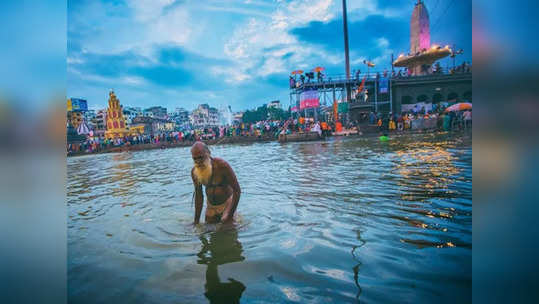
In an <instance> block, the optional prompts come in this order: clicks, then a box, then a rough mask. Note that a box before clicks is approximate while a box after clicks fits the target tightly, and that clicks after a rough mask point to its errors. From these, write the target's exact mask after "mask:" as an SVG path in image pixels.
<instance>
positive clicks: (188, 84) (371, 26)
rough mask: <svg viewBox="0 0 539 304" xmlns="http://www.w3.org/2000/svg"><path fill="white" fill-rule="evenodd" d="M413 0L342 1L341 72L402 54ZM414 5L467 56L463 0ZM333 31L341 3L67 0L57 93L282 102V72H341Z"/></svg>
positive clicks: (236, 103) (244, 104)
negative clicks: (61, 88)
mask: <svg viewBox="0 0 539 304" xmlns="http://www.w3.org/2000/svg"><path fill="white" fill-rule="evenodd" d="M415 2H416V0H348V1H347V10H348V31H349V47H350V69H351V70H355V69H357V68H359V69H361V70H363V71H364V70H365V69H366V67H365V65H364V64H363V63H362V62H363V60H364V59H369V60H371V61H372V62H374V63H375V64H376V67H375V68H374V70H380V71H382V70H384V69H390V68H391V66H390V60H391V54H394V55H395V58H396V57H397V56H398V55H399V54H401V53H407V52H408V50H409V37H410V25H409V23H410V18H411V15H412V10H413V8H414V3H415ZM424 3H425V5H426V7H427V9H428V11H429V16H430V30H431V44H434V43H436V44H439V45H442V46H444V45H446V44H449V45H455V46H456V48H457V49H460V48H462V49H463V50H464V54H463V55H460V56H459V57H457V64H459V63H460V62H462V61H468V62H471V61H472V55H471V51H472V30H471V26H472V13H471V12H472V7H471V0H458V1H455V0H424ZM342 31H343V21H342V1H341V0H288V1H287V0H266V1H264V0H226V1H223V0H204V1H201V0H197V1H191V0H183V1H174V0H111V1H104V0H101V1H97V0H91V1H71V0H69V1H68V7H67V97H68V98H69V97H75V98H83V99H86V100H87V101H88V107H89V108H90V109H103V108H106V106H107V100H108V92H109V91H110V90H111V89H114V91H115V93H116V96H117V97H118V98H119V99H120V103H121V104H122V105H123V106H124V107H125V106H134V107H141V108H148V107H151V106H156V105H159V106H164V107H166V108H168V110H169V111H172V110H174V109H175V108H177V107H182V108H185V109H187V110H192V109H194V108H195V107H196V106H197V105H198V104H201V103H207V104H209V105H210V106H213V107H216V108H219V109H221V108H223V107H225V106H228V105H230V106H231V108H232V110H233V111H234V112H236V111H243V110H247V109H254V108H256V107H258V106H261V105H262V104H265V103H268V102H270V101H273V100H280V101H281V103H282V104H283V106H284V107H288V105H289V89H288V76H289V75H290V72H291V71H293V70H296V69H303V70H305V71H310V70H312V69H313V68H314V67H316V66H321V67H324V68H325V74H327V75H339V74H344V73H345V68H344V38H343V32H342ZM441 64H442V66H444V67H445V66H448V65H449V66H450V65H452V61H451V59H449V58H447V59H444V60H442V61H441Z"/></svg>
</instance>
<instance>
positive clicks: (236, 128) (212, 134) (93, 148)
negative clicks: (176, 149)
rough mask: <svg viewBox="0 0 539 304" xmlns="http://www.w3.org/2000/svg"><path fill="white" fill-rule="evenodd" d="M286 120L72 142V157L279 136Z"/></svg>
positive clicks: (68, 150)
mask: <svg viewBox="0 0 539 304" xmlns="http://www.w3.org/2000/svg"><path fill="white" fill-rule="evenodd" d="M283 124H284V121H279V120H266V121H259V122H257V123H240V124H234V125H226V126H219V127H217V126H214V127H205V128H194V129H185V130H180V131H175V132H166V133H159V134H152V135H149V134H141V135H133V136H124V137H121V138H115V139H107V138H102V137H97V136H96V137H88V138H87V139H86V140H85V141H83V142H81V143H68V145H67V152H68V154H72V153H76V152H88V153H94V152H96V153H97V152H101V151H104V150H107V149H111V148H114V147H123V146H134V145H142V144H146V145H148V144H154V145H159V144H181V143H186V144H190V143H192V142H195V141H199V140H216V139H221V138H225V137H248V136H251V137H258V138H261V137H264V136H271V137H273V136H277V133H278V131H279V129H280V128H282V126H283Z"/></svg>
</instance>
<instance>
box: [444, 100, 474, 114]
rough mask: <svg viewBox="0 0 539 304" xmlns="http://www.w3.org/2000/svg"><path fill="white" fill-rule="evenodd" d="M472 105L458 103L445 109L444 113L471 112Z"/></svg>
mask: <svg viewBox="0 0 539 304" xmlns="http://www.w3.org/2000/svg"><path fill="white" fill-rule="evenodd" d="M471 109H472V104H471V103H469V102H460V103H456V104H454V105H452V106H450V107H449V108H447V109H445V111H446V112H453V111H463V110H471Z"/></svg>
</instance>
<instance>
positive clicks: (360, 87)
mask: <svg viewBox="0 0 539 304" xmlns="http://www.w3.org/2000/svg"><path fill="white" fill-rule="evenodd" d="M365 78H367V75H365V76H364V77H363V80H361V84H360V85H359V88H357V93H358V94H359V93H361V92H362V91H363V88H364V87H365Z"/></svg>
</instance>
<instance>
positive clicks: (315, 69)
mask: <svg viewBox="0 0 539 304" xmlns="http://www.w3.org/2000/svg"><path fill="white" fill-rule="evenodd" d="M323 70H325V68H323V67H319V66H317V67H316V68H314V69H313V72H315V73H318V72H321V71H323Z"/></svg>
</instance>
